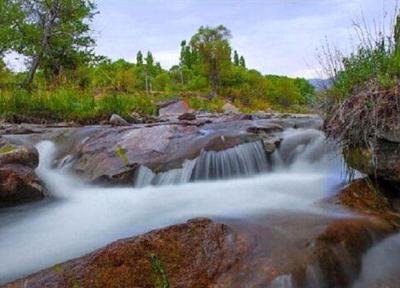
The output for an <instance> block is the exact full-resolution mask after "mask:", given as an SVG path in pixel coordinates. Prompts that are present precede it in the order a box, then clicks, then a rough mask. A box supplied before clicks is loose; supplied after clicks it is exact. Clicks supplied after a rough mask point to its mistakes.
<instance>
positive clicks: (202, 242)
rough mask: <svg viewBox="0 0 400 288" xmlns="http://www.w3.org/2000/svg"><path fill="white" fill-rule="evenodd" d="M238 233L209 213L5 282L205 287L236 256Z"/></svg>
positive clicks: (24, 286)
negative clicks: (208, 217) (211, 218)
mask: <svg viewBox="0 0 400 288" xmlns="http://www.w3.org/2000/svg"><path fill="white" fill-rule="evenodd" d="M239 242H240V239H237V238H236V236H235V234H234V233H233V232H232V231H231V230H230V229H229V228H228V227H227V226H225V225H223V224H218V223H214V222H212V221H210V220H207V219H195V220H191V221H188V222H187V223H185V224H181V225H175V226H171V227H169V228H165V229H162V230H158V231H153V232H150V233H147V234H144V235H142V236H139V237H134V238H127V239H123V240H119V241H117V242H114V243H112V244H110V245H108V246H106V247H104V248H102V249H99V250H97V251H95V252H92V253H90V254H88V255H86V256H83V257H81V258H78V259H75V260H72V261H69V262H66V263H63V264H59V265H56V266H54V267H52V268H50V269H47V270H44V271H42V272H39V273H37V274H34V275H31V276H28V277H27V278H25V279H21V280H19V281H16V282H14V283H11V284H8V285H5V287H8V288H19V287H21V288H42V287H60V288H61V287H66V288H67V287H68V288H69V287H81V288H84V287H88V288H89V287H90V288H95V287H99V288H103V287H109V288H113V287H149V288H150V287H151V288H153V287H182V288H183V287H209V285H210V284H211V283H212V282H214V279H215V278H217V277H218V276H220V275H221V274H222V273H224V272H225V271H227V270H228V269H229V268H230V267H232V265H234V264H235V263H236V262H237V259H238V257H239V255H240V254H241V253H243V250H242V248H241V246H240V243H239Z"/></svg>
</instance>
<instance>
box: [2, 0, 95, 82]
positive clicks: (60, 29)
mask: <svg viewBox="0 0 400 288" xmlns="http://www.w3.org/2000/svg"><path fill="white" fill-rule="evenodd" d="M3 1H4V0H3ZM5 1H6V2H8V5H15V6H18V7H19V8H20V16H19V17H17V19H16V20H15V21H14V22H13V24H12V25H11V26H9V27H10V28H12V29H14V30H15V34H14V35H15V36H14V37H15V38H16V39H14V40H13V41H12V48H11V49H13V50H15V51H17V52H19V53H21V54H23V55H24V56H26V57H27V58H28V59H29V63H28V66H29V69H28V73H27V77H26V79H25V81H24V85H25V86H30V85H31V83H32V81H33V78H34V76H35V74H36V72H37V70H38V69H42V70H43V71H44V72H45V74H46V75H52V74H57V73H59V72H60V71H61V69H64V68H66V69H70V68H74V67H76V65H78V64H79V63H82V62H88V61H90V59H91V57H90V56H92V48H93V45H94V40H93V38H92V37H91V30H90V22H91V20H92V19H93V17H94V15H95V14H96V11H95V10H96V7H95V5H94V3H93V2H92V1H90V0H5Z"/></svg>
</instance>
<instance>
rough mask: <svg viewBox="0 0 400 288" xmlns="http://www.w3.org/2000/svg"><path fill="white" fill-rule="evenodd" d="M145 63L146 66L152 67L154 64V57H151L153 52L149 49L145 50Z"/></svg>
mask: <svg viewBox="0 0 400 288" xmlns="http://www.w3.org/2000/svg"><path fill="white" fill-rule="evenodd" d="M146 65H147V66H148V67H153V65H154V57H153V54H152V53H151V52H150V51H148V52H147V56H146Z"/></svg>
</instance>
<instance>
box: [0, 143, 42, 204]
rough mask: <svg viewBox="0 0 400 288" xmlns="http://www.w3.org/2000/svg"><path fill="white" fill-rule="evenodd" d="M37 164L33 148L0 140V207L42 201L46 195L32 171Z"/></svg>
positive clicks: (35, 152)
mask: <svg viewBox="0 0 400 288" xmlns="http://www.w3.org/2000/svg"><path fill="white" fill-rule="evenodd" d="M38 164H39V155H38V151H37V150H36V149H35V148H34V147H33V146H29V145H16V144H12V143H10V142H8V141H5V140H4V139H0V207H2V206H3V207H4V206H13V205H17V204H20V203H24V202H29V201H34V200H38V199H42V198H44V197H45V196H46V195H47V192H46V189H45V188H44V186H43V184H42V182H41V181H40V179H39V178H38V177H37V175H36V173H35V171H34V169H35V168H36V167H37V166H38Z"/></svg>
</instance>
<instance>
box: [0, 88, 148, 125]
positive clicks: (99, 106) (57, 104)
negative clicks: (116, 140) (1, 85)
mask: <svg viewBox="0 0 400 288" xmlns="http://www.w3.org/2000/svg"><path fill="white" fill-rule="evenodd" d="M96 98H97V99H96ZM133 111H135V112H138V113H142V114H150V115H153V114H155V112H156V105H155V104H154V100H153V99H152V98H150V97H148V96H143V95H140V94H126V93H109V94H105V95H102V96H100V97H95V95H94V93H93V92H91V91H80V90H77V89H67V88H59V89H56V90H53V91H46V90H37V91H34V92H28V91H26V90H23V89H11V90H4V89H3V90H0V118H3V119H5V120H7V121H11V122H41V121H44V122H57V121H76V122H84V123H92V122H98V121H101V120H108V119H109V117H110V116H111V115H112V114H114V113H115V114H119V115H120V116H122V117H125V118H128V119H129V118H130V117H131V113H132V112H133Z"/></svg>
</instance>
